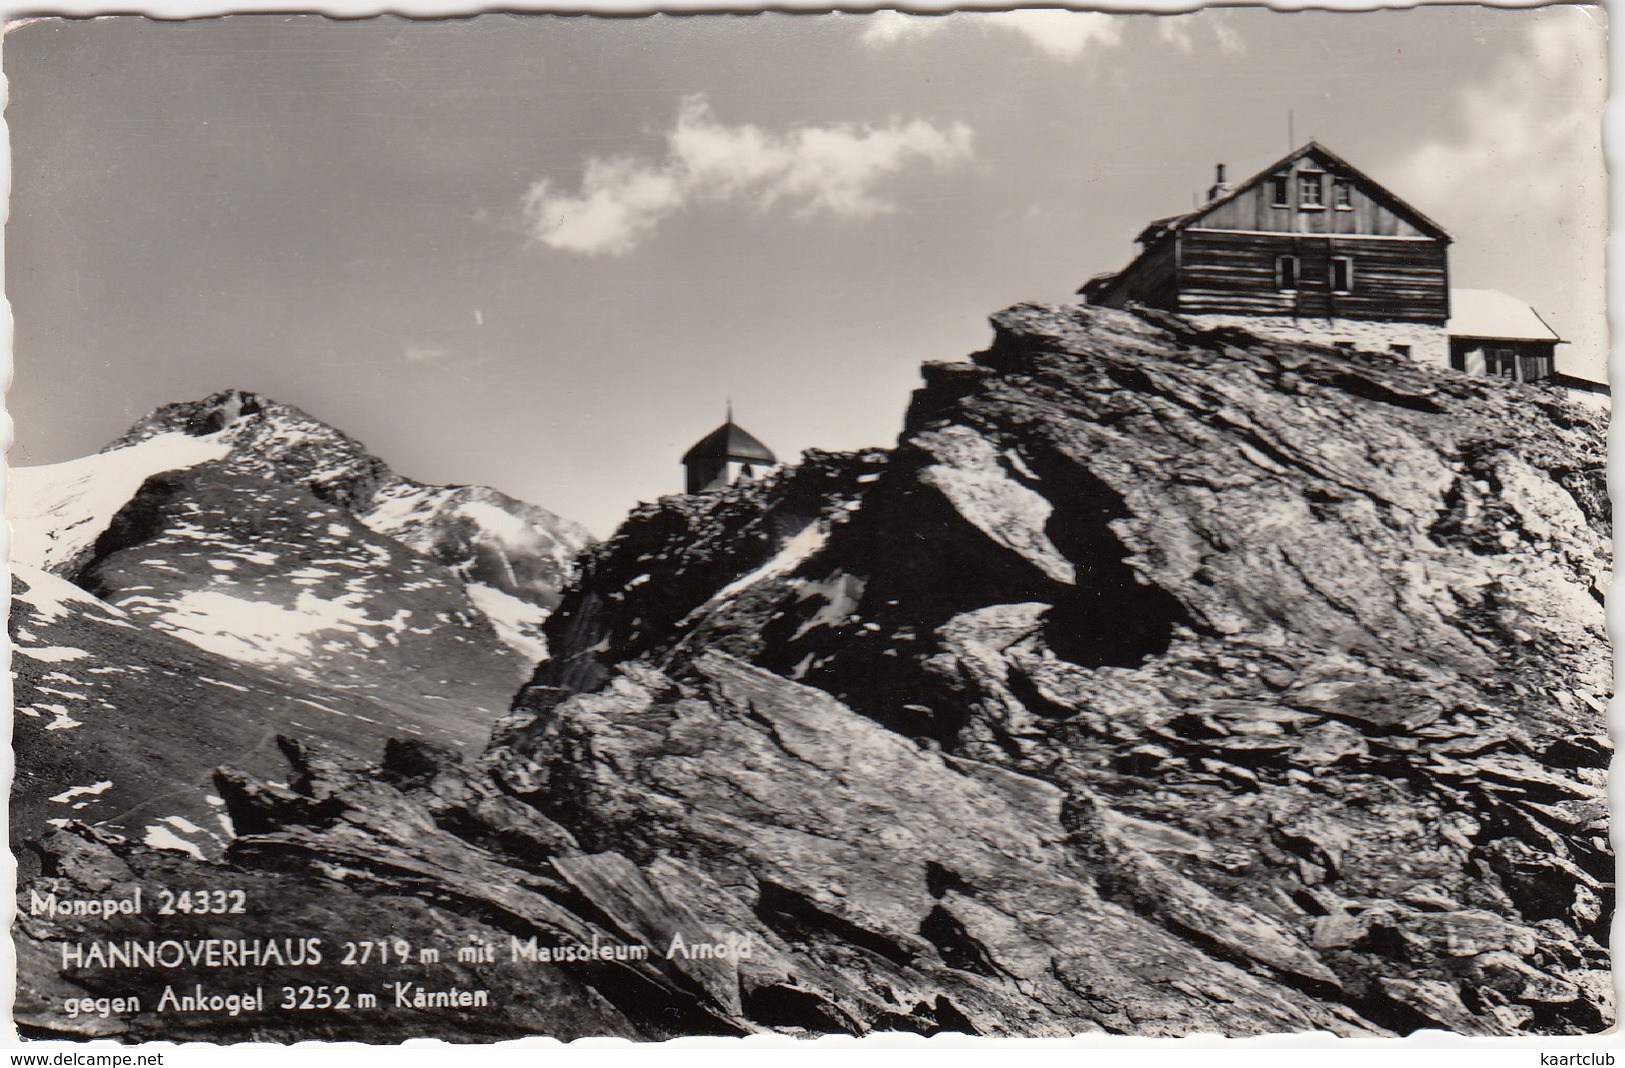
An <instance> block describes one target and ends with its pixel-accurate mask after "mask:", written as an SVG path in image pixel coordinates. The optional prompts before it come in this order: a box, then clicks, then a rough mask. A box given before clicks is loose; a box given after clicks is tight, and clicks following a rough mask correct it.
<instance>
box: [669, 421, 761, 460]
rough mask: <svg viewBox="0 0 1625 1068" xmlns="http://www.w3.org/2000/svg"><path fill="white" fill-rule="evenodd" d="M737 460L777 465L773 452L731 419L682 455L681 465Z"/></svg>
mask: <svg viewBox="0 0 1625 1068" xmlns="http://www.w3.org/2000/svg"><path fill="white" fill-rule="evenodd" d="M711 459H723V460H739V461H742V462H744V463H759V464H772V463H778V457H776V456H774V455H773V450H772V449H770V448H768V447H767V446H766V445H763V444H762V443H761V442H760V441H757V440H756V438H755V437H754V436H752V435H751V434H750V433H748V432H747V431H745V430H744V429H743V428H742V427H740V426H738V425H737V424H735V423H734V421H733V420H732V419H730V420H728V421H727V422H726V423H723V424H722V425H721V426H719V427H717V428H716V429H715V430H713V431H711V433H709V434H707V435H705V437H703V438H701V439H700V440H699V441H698V442H696V443H695V444H694V447H693V448H691V449H689V450H688V451H687V452H685V453H683V463H684V464H689V463H693V462H694V461H695V460H711Z"/></svg>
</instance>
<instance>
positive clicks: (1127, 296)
mask: <svg viewBox="0 0 1625 1068" xmlns="http://www.w3.org/2000/svg"><path fill="white" fill-rule="evenodd" d="M1174 253H1175V242H1174V238H1173V237H1172V236H1169V237H1166V238H1164V239H1162V240H1161V241H1157V242H1155V243H1154V244H1152V245H1151V247H1149V248H1147V249H1145V250H1144V251H1143V252H1141V253H1140V255H1139V257H1138V258H1137V259H1136V260H1135V261H1134V262H1133V263H1131V264H1130V265H1129V266H1128V268H1127V269H1126V270H1125V271H1123V273H1122V274H1120V275H1118V276H1117V280H1116V281H1115V282H1114V283H1112V285H1111V287H1110V288H1109V289H1108V290H1107V291H1106V293H1105V295H1104V296H1103V297H1102V298H1101V300H1100V303H1101V304H1104V305H1106V306H1107V307H1113V308H1121V307H1122V306H1123V305H1125V304H1127V303H1128V302H1129V301H1134V302H1136V303H1139V304H1145V305H1148V306H1150V307H1153V308H1167V309H1168V310H1170V311H1172V310H1174V309H1175V308H1177V307H1178V306H1179V305H1178V300H1179V297H1178V292H1177V291H1176V289H1175V288H1174V279H1175V265H1176V260H1175V255H1174Z"/></svg>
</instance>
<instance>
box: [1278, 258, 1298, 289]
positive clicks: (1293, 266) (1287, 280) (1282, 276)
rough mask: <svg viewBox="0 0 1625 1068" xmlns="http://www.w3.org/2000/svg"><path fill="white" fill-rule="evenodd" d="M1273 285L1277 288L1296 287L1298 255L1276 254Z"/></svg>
mask: <svg viewBox="0 0 1625 1068" xmlns="http://www.w3.org/2000/svg"><path fill="white" fill-rule="evenodd" d="M1275 286H1276V288H1277V289H1285V290H1294V289H1297V288H1298V257H1296V256H1278V257H1276V260H1275Z"/></svg>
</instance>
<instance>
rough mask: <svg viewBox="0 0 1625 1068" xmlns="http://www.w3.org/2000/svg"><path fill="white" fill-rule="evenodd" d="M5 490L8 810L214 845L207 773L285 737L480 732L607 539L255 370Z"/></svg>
mask: <svg viewBox="0 0 1625 1068" xmlns="http://www.w3.org/2000/svg"><path fill="white" fill-rule="evenodd" d="M8 510H9V513H10V519H11V522H12V527H13V532H14V536H13V545H12V567H13V573H14V575H15V576H16V581H15V582H14V587H13V607H12V617H11V628H12V641H13V647H14V649H16V651H17V652H18V654H19V655H18V657H17V659H16V680H17V681H16V706H17V708H18V710H19V712H20V713H21V716H20V718H19V720H18V724H17V732H16V741H15V744H16V748H17V752H18V757H19V766H20V767H23V768H25V769H26V772H25V773H21V774H20V775H19V778H18V781H17V787H16V792H15V796H14V798H13V803H14V808H13V811H14V813H17V814H18V818H20V819H23V820H26V821H27V822H28V823H29V826H28V827H26V828H24V830H28V831H30V832H32V831H35V830H37V829H38V824H39V823H40V821H42V820H46V819H58V820H60V819H62V818H67V817H71V818H78V819H83V820H85V821H86V822H92V823H102V824H105V825H107V826H110V827H113V828H116V829H118V830H120V831H122V832H124V833H131V834H134V835H136V836H137V837H140V838H142V839H144V840H147V841H149V842H152V841H156V842H157V843H159V844H162V845H165V846H166V847H167V848H172V849H183V850H186V851H195V850H201V851H203V852H205V853H208V852H212V851H214V850H216V849H218V848H220V847H222V846H223V843H224V841H225V840H226V838H225V837H222V836H220V835H219V834H218V831H219V829H218V828H213V827H212V822H213V819H212V817H213V815H214V813H213V812H212V811H211V809H210V808H208V807H206V803H205V800H204V797H205V794H206V787H205V784H206V783H207V781H208V776H209V773H210V772H211V771H212V769H213V768H214V767H215V766H216V765H217V764H220V763H222V762H232V761H245V762H247V763H249V764H253V765H256V766H260V767H266V765H265V764H264V763H262V759H261V758H262V757H263V756H265V755H266V754H271V755H272V757H273V759H274V747H272V746H271V745H270V740H271V739H272V738H273V737H274V736H275V734H277V733H297V734H300V735H308V736H312V737H317V738H320V739H321V741H322V742H323V743H324V744H328V745H332V746H335V747H336V748H337V749H338V750H339V751H341V752H350V753H353V754H354V755H356V756H365V757H367V758H375V757H376V756H377V753H378V752H379V751H380V749H381V746H382V745H383V743H384V742H385V741H386V740H387V739H388V738H390V737H421V738H424V739H428V740H433V741H434V742H435V743H436V744H441V745H447V746H450V747H452V748H453V749H468V750H470V751H477V750H478V749H479V748H481V747H483V746H484V745H485V743H486V740H487V738H488V736H489V732H490V728H491V725H492V723H493V722H494V721H495V720H496V719H497V717H499V716H500V715H501V714H502V713H503V712H505V711H506V710H507V708H508V705H509V702H510V699H511V697H512V695H513V692H514V691H515V689H517V687H518V685H519V684H520V682H521V681H522V680H523V679H524V677H525V675H526V673H527V672H528V671H529V670H530V669H531V668H532V667H533V666H534V665H535V663H536V662H537V661H539V660H540V659H542V658H543V657H544V656H545V655H546V646H545V644H544V642H543V641H542V639H541V636H540V635H541V626H542V623H543V621H545V619H546V617H547V615H548V612H549V607H550V606H551V605H552V604H553V603H556V601H557V599H558V594H559V588H560V586H561V585H562V584H563V583H564V582H566V581H568V579H569V578H570V577H571V575H572V574H573V569H574V556H575V554H576V552H577V551H578V550H579V549H580V548H581V547H582V546H584V545H585V544H587V543H588V540H589V539H588V536H587V534H586V532H585V531H584V530H583V529H582V528H580V527H579V526H577V525H576V524H574V523H570V522H568V521H567V520H563V519H560V518H559V517H557V516H555V515H554V514H553V513H551V512H548V511H546V510H545V509H542V508H538V507H536V506H534V505H530V504H526V503H524V502H522V501H517V500H514V499H513V498H511V497H507V496H506V495H504V494H501V493H499V492H497V491H496V490H493V489H489V488H486V487H483V486H429V485H424V484H422V483H419V482H415V481H413V480H411V479H407V478H404V477H402V476H400V475H398V474H396V473H395V472H394V471H392V470H391V469H390V468H389V466H388V465H387V464H386V463H384V462H383V461H382V460H380V459H378V458H377V457H375V456H373V455H372V454H371V453H369V452H368V451H367V449H366V447H365V446H364V445H362V444H361V443H360V442H359V441H356V440H355V439H354V438H351V437H349V436H348V435H346V434H344V433H343V432H341V431H339V430H337V429H335V428H333V427H331V426H329V425H327V424H325V423H323V422H321V421H320V420H317V419H315V418H313V417H312V416H310V415H308V414H306V413H305V412H302V411H300V410H299V409H297V408H294V407H291V406H289V405H284V404H279V403H277V402H275V401H272V400H269V399H267V398H264V397H260V396H258V395H256V394H253V393H247V392H244V391H241V390H227V391H224V392H221V393H217V394H214V395H213V396H210V397H207V398H204V399H203V400H200V401H193V402H184V403H178V404H170V405H166V406H164V407H162V408H160V409H158V410H157V411H155V412H153V413H152V414H151V415H149V416H147V417H146V418H144V419H142V420H141V421H139V422H138V423H136V424H135V425H134V426H133V427H132V428H131V429H130V431H129V432H127V433H126V434H124V435H122V436H121V437H120V438H119V439H118V440H116V441H115V442H113V443H112V444H111V445H109V446H108V447H107V448H106V449H104V450H103V451H102V452H100V453H97V454H95V455H92V456H87V457H83V458H80V459H78V460H71V461H68V462H65V463H61V464H53V465H49V466H43V467H33V468H19V469H16V470H14V471H12V472H11V484H10V490H9V497H8ZM62 605H69V607H70V608H71V609H72V610H71V611H69V610H65V609H63V608H62V607H61V606H62ZM36 649H43V650H46V651H45V652H43V653H39V654H37V655H36V653H35V650H36ZM132 731H133V732H134V734H132V733H131V732H132ZM154 740H161V741H162V750H161V752H160V751H149V750H150V745H149V744H148V743H150V742H153V741H154ZM132 761H133V763H132ZM143 762H146V763H150V764H151V765H152V770H151V771H150V772H148V773H142V772H140V771H139V768H140V767H141V766H143ZM104 782H105V783H108V784H109V785H107V786H105V787H100V788H98V784H100V783H104ZM60 797H65V798H66V799H65V800H62V801H58V800H57V798H60Z"/></svg>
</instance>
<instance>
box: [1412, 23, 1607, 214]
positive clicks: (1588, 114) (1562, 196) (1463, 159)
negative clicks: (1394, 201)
mask: <svg viewBox="0 0 1625 1068" xmlns="http://www.w3.org/2000/svg"><path fill="white" fill-rule="evenodd" d="M1560 11H1562V9H1556V10H1554V12H1553V17H1550V18H1548V19H1546V20H1543V21H1542V22H1539V23H1536V24H1535V25H1534V27H1533V28H1532V29H1531V31H1530V33H1529V36H1528V38H1527V40H1526V42H1525V48H1524V49H1523V52H1522V54H1521V55H1517V56H1513V57H1509V58H1507V59H1506V60H1504V61H1503V62H1502V63H1501V65H1500V66H1499V67H1498V68H1497V69H1496V70H1495V71H1493V72H1492V73H1491V74H1490V76H1489V77H1487V78H1485V79H1484V80H1483V81H1482V82H1480V83H1479V84H1478V85H1476V86H1473V87H1472V88H1470V89H1467V90H1465V91H1463V93H1462V94H1461V97H1460V99H1459V101H1458V109H1459V112H1460V116H1461V118H1460V121H1459V123H1458V124H1457V127H1458V129H1459V130H1460V133H1459V135H1458V136H1456V137H1451V138H1439V139H1436V140H1432V141H1429V142H1427V143H1425V144H1423V145H1422V146H1420V147H1419V148H1418V149H1416V150H1415V151H1414V152H1413V153H1412V154H1411V155H1410V156H1409V157H1408V158H1407V159H1406V160H1404V161H1403V162H1402V163H1401V164H1400V165H1399V167H1398V168H1397V170H1398V174H1399V176H1400V181H1397V182H1396V183H1395V185H1396V187H1397V188H1403V189H1405V190H1407V192H1408V194H1409V196H1410V197H1411V198H1413V199H1415V200H1417V201H1422V202H1427V201H1433V202H1450V203H1457V204H1460V203H1463V202H1464V201H1466V202H1471V201H1473V200H1475V199H1478V198H1480V197H1483V198H1484V199H1486V200H1487V201H1489V202H1490V203H1489V204H1487V205H1486V206H1492V205H1495V206H1499V207H1500V208H1501V209H1502V210H1505V208H1506V207H1507V203H1506V200H1505V197H1504V195H1503V190H1505V189H1506V188H1509V187H1516V188H1518V189H1519V196H1518V198H1517V203H1516V204H1515V205H1512V207H1513V210H1514V211H1516V212H1518V213H1523V212H1525V211H1526V210H1528V209H1532V208H1533V209H1539V210H1545V211H1553V210H1558V209H1561V208H1564V207H1567V206H1572V204H1573V203H1574V200H1575V197H1576V194H1577V193H1578V192H1579V189H1580V187H1581V186H1585V185H1590V184H1592V183H1595V182H1600V181H1601V178H1602V176H1601V174H1600V172H1599V170H1598V162H1599V160H1600V156H1599V155H1598V153H1599V152H1600V142H1601V137H1602V123H1601V116H1602V105H1603V101H1604V99H1605V94H1606V77H1607V66H1606V62H1605V60H1604V57H1603V54H1602V51H1601V46H1602V37H1601V34H1600V32H1599V30H1598V28H1597V27H1596V26H1595V25H1594V24H1592V23H1591V16H1590V14H1589V13H1588V12H1587V11H1585V10H1584V9H1581V8H1573V9H1568V10H1567V11H1562V14H1561V15H1559V14H1558V12H1560ZM1521 179H1527V180H1521Z"/></svg>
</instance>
